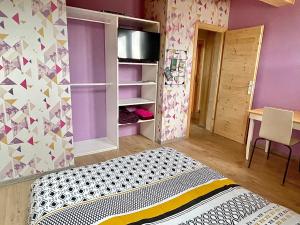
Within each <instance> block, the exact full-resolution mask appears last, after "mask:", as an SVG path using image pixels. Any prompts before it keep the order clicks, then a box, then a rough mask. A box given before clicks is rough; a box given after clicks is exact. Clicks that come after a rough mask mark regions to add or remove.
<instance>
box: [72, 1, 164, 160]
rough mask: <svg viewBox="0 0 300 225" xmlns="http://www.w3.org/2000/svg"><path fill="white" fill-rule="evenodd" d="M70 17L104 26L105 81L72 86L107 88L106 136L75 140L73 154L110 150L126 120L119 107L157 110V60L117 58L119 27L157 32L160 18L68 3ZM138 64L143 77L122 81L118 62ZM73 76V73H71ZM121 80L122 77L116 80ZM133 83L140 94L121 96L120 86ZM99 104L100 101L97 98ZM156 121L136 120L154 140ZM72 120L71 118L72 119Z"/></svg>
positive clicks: (146, 134)
mask: <svg viewBox="0 0 300 225" xmlns="http://www.w3.org/2000/svg"><path fill="white" fill-rule="evenodd" d="M67 17H68V18H69V19H74V20H81V21H86V22H93V23H101V24H104V26H105V64H106V65H105V67H106V81H105V82H103V83H73V84H70V86H71V87H81V86H82V87H89V86H91V87H92V86H104V87H105V90H106V118H102V117H101V115H100V116H99V119H104V120H106V124H107V125H106V136H105V137H99V138H95V139H89V140H84V141H77V142H76V141H75V142H74V147H75V157H78V156H83V155H88V154H94V153H98V152H103V151H109V150H114V149H118V148H119V127H123V126H126V125H129V124H119V123H118V120H119V107H121V106H129V105H146V107H147V108H148V109H149V110H151V111H153V112H154V114H156V92H157V73H158V63H138V62H119V61H118V28H119V27H128V26H129V27H137V29H139V30H144V31H151V32H159V22H156V21H150V20H144V19H138V18H132V17H128V16H122V15H116V14H110V13H103V12H97V11H92V10H87V9H81V8H75V7H67ZM122 65H127V66H141V67H142V79H141V80H139V81H122V77H120V76H121V75H120V74H119V66H122ZM71 77H72V74H71ZM119 80H121V81H119ZM129 86H133V87H134V86H136V87H139V88H140V89H141V91H140V92H141V96H137V97H136V98H127V99H123V98H121V96H119V92H120V89H121V88H123V87H129ZM99 104H102V103H101V102H99ZM155 121H156V118H155V117H154V119H150V120H139V121H138V122H137V124H139V125H140V134H141V135H143V136H145V137H147V138H149V139H151V140H153V141H154V140H155ZM73 122H74V121H73Z"/></svg>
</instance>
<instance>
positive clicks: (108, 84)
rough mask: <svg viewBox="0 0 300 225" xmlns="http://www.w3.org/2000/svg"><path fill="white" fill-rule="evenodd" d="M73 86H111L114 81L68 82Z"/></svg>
mask: <svg viewBox="0 0 300 225" xmlns="http://www.w3.org/2000/svg"><path fill="white" fill-rule="evenodd" d="M67 85H70V86H71V87H78V86H110V85H112V83H75V84H67Z"/></svg>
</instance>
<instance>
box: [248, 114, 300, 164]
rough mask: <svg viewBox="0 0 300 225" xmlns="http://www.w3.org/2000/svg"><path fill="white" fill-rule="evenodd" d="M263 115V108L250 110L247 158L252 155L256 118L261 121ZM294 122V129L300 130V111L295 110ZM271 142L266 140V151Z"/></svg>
mask: <svg viewBox="0 0 300 225" xmlns="http://www.w3.org/2000/svg"><path fill="white" fill-rule="evenodd" d="M262 115H263V109H251V110H249V119H250V123H249V130H248V138H247V145H246V160H248V159H249V155H250V147H251V141H252V138H253V129H254V120H257V121H261V120H262ZM293 121H294V124H293V129H295V130H300V112H298V111H294V120H293ZM268 148H269V142H268V141H267V142H266V147H265V152H267V151H268Z"/></svg>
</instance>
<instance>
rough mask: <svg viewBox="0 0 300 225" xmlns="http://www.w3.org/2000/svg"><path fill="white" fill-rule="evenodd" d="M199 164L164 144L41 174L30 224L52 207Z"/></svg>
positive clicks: (172, 174) (117, 189) (34, 184)
mask: <svg viewBox="0 0 300 225" xmlns="http://www.w3.org/2000/svg"><path fill="white" fill-rule="evenodd" d="M199 167H204V165H202V164H201V163H200V162H198V161H196V160H193V159H191V158H189V157H186V156H185V155H183V154H182V153H179V152H177V151H175V150H173V149H171V148H165V147H164V148H161V149H158V150H150V151H146V152H142V153H138V154H135V155H129V156H123V157H119V158H115V159H111V160H108V161H106V162H103V163H99V164H94V165H89V166H83V167H78V168H74V169H68V170H65V171H61V172H57V173H52V174H49V175H46V176H43V177H41V178H39V179H38V180H36V181H35V182H34V183H33V184H32V186H31V187H32V193H31V207H30V218H29V224H35V221H36V220H37V219H38V218H40V217H41V216H43V215H46V214H47V213H49V212H51V211H53V210H55V209H59V208H61V207H66V206H69V205H72V204H75V203H78V202H82V201H87V200H90V199H94V198H97V197H99V196H105V195H108V194H113V193H118V192H121V191H125V190H129V189H132V188H137V187H141V186H143V185H147V184H149V183H151V182H155V181H158V180H161V179H165V178H167V177H170V176H174V175H176V174H178V173H180V172H184V171H188V170H192V169H195V168H199Z"/></svg>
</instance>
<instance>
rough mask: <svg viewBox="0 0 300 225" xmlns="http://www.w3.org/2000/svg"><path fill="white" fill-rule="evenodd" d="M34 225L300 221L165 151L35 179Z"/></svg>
mask: <svg viewBox="0 0 300 225" xmlns="http://www.w3.org/2000/svg"><path fill="white" fill-rule="evenodd" d="M29 224H30V225H62V224H63V225H69V224H70V225H74V224H80V225H125V224H126V225H129V224H130V225H138V224H147V225H150V224H151V225H155V224H161V225H167V224H168V225H169V224H172V225H198V224H199V225H200V224H201V225H209V224H247V225H250V224H256V225H261V224H282V225H291V224H297V225H300V216H299V214H297V213H295V212H293V211H292V210H289V209H287V208H285V207H283V206H280V205H277V204H273V203H271V202H269V201H267V200H266V199H264V198H262V197H261V196H259V195H257V194H255V193H253V192H251V191H249V190H247V189H245V188H243V187H240V186H239V185H237V184H236V183H235V182H234V181H232V180H230V179H227V178H225V177H224V176H222V175H221V174H220V173H218V172H216V171H214V170H213V169H211V168H209V167H207V166H206V165H204V164H202V163H200V162H198V161H195V160H194V159H192V158H190V157H187V156H185V155H184V154H182V153H180V152H177V151H176V150H174V149H171V148H166V147H162V148H158V149H154V150H148V151H145V152H142V153H138V154H134V155H129V156H124V157H119V158H115V159H111V160H109V161H106V162H102V163H99V164H94V165H89V166H84V167H78V168H73V169H68V170H65V171H61V172H56V173H52V174H49V175H46V176H43V177H41V178H39V179H37V180H36V181H35V182H34V183H33V184H32V192H31V200H30V213H29Z"/></svg>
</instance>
